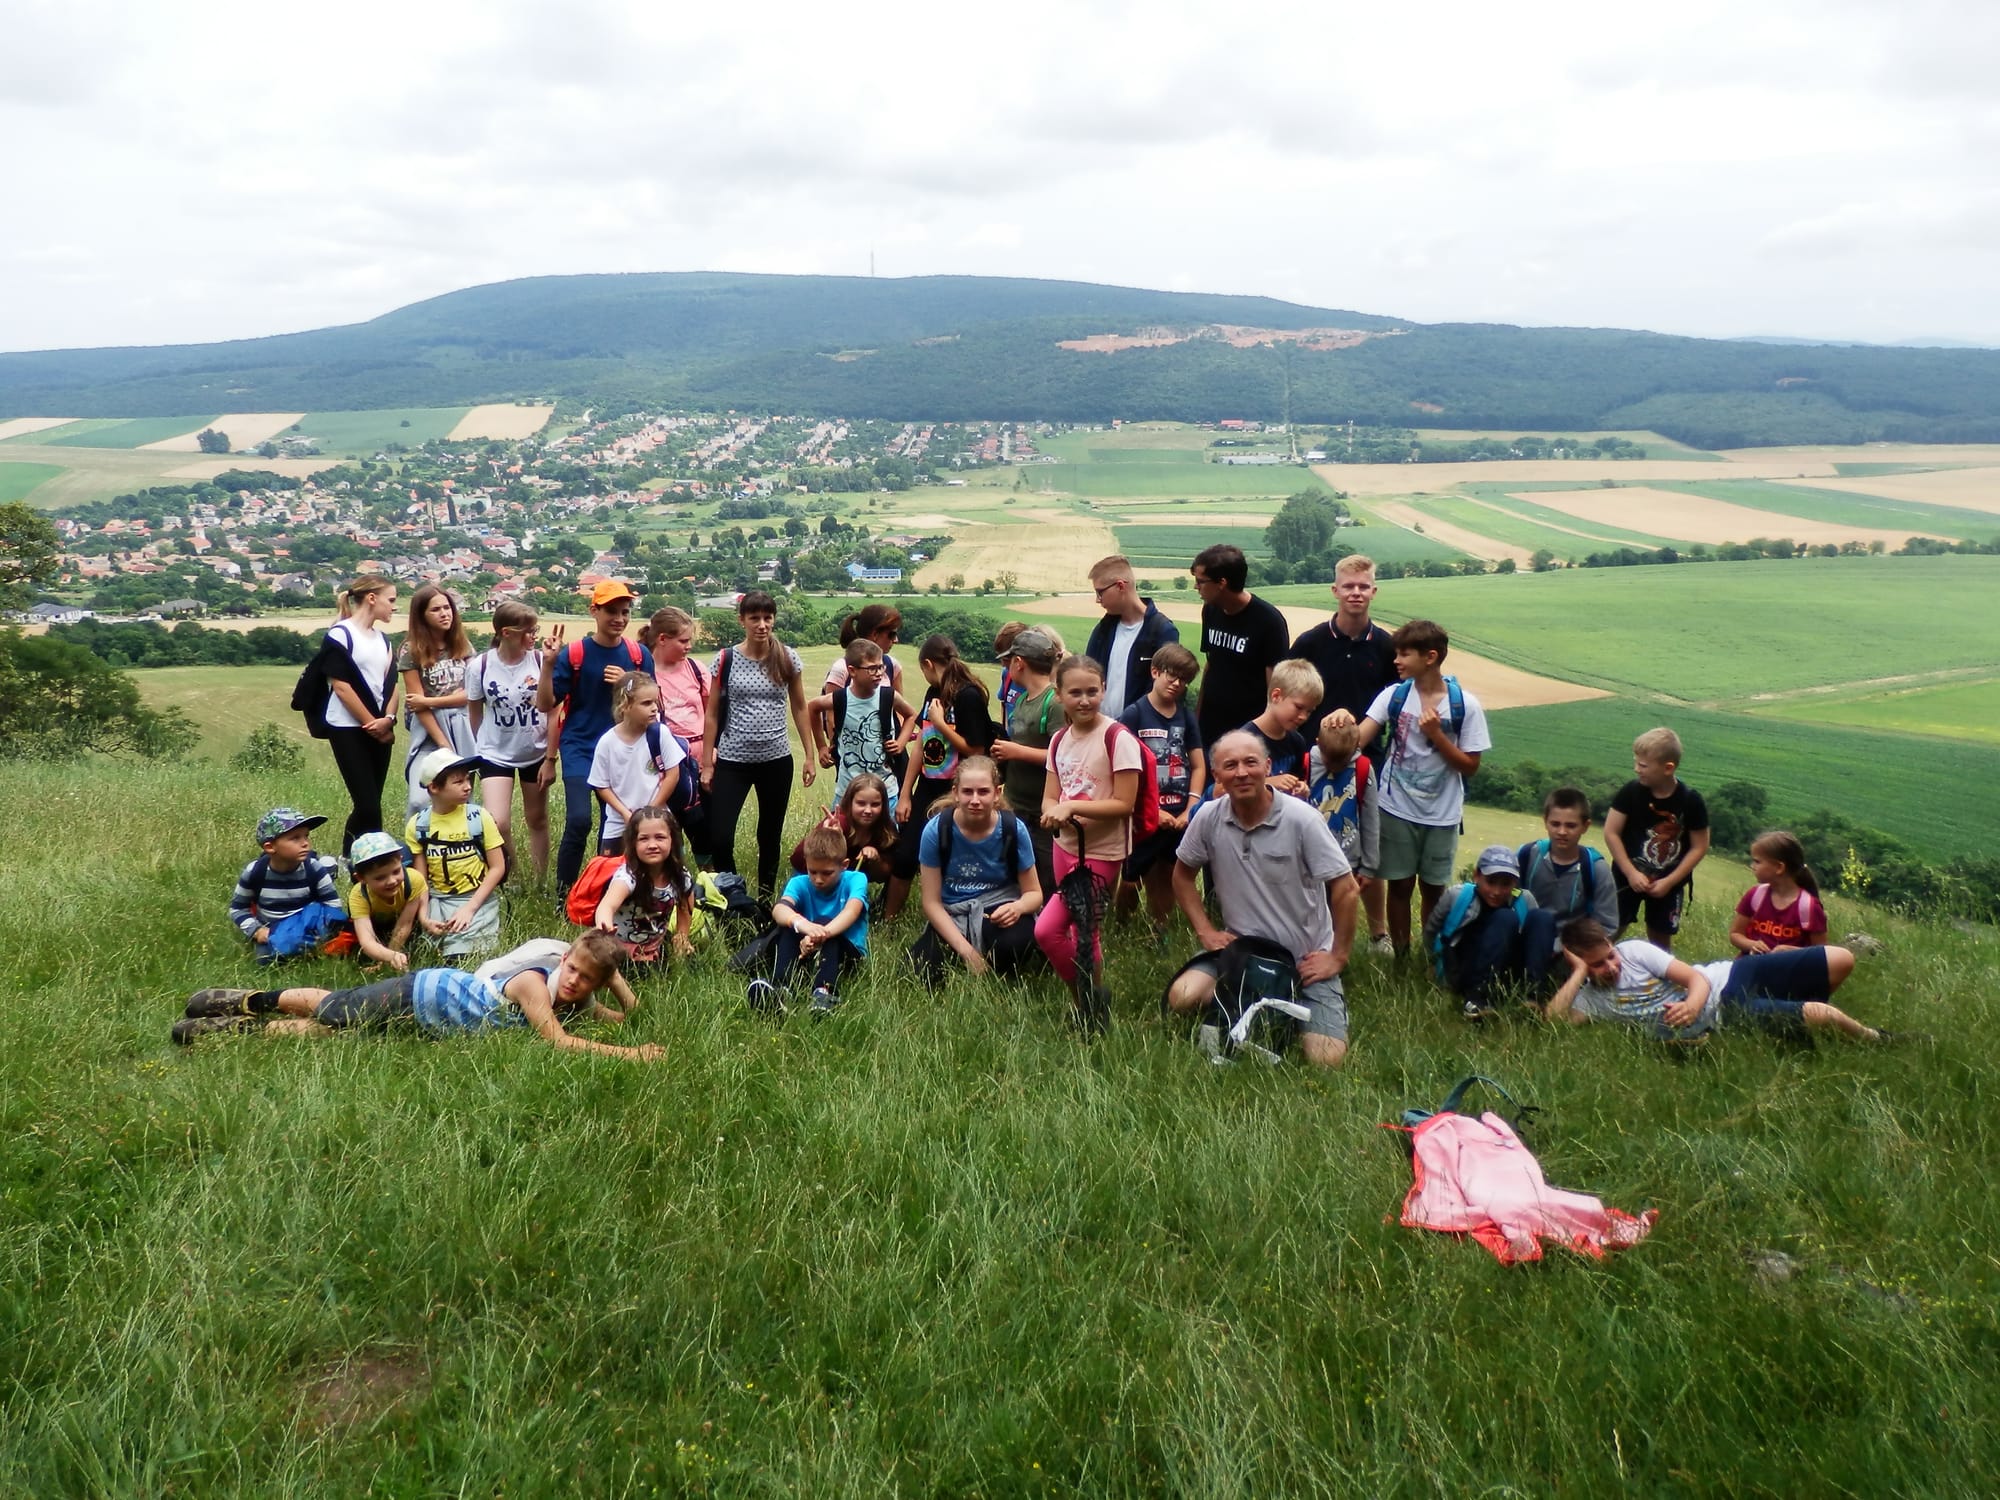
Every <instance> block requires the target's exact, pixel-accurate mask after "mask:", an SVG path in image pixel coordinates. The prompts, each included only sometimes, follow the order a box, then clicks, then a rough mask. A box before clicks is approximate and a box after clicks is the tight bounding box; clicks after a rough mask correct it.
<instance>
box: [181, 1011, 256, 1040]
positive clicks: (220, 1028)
mask: <svg viewBox="0 0 2000 1500" xmlns="http://www.w3.org/2000/svg"><path fill="white" fill-rule="evenodd" d="M268 1019H269V1018H268V1017H266V1016H244V1015H235V1016H190V1017H188V1018H187V1019H186V1020H183V1021H176V1022H174V1030H173V1037H174V1045H175V1046H176V1047H192V1046H193V1045H194V1044H195V1043H196V1042H197V1041H199V1040H200V1039H201V1038H203V1037H205V1036H215V1035H217V1034H219V1033H221V1032H225V1031H256V1030H258V1029H259V1028H261V1027H262V1026H263V1025H264V1023H265V1021H266V1020H268Z"/></svg>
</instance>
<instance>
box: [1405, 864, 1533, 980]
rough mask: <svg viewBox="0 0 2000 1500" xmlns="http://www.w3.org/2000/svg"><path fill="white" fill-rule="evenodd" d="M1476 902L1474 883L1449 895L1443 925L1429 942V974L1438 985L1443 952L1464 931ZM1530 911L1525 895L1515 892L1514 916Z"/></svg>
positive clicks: (1442, 976) (1523, 915) (1477, 898)
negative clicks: (1433, 976) (1448, 903)
mask: <svg viewBox="0 0 2000 1500" xmlns="http://www.w3.org/2000/svg"><path fill="white" fill-rule="evenodd" d="M1478 900H1479V885H1478V883H1477V882H1476V881H1471V880H1468V881H1465V882H1463V883H1462V884H1461V885H1459V886H1458V888H1457V889H1456V890H1454V891H1453V892H1452V893H1451V907H1450V909H1449V910H1447V911H1446V912H1445V916H1444V925H1443V926H1442V927H1440V928H1439V929H1438V934H1437V936H1436V937H1435V938H1434V939H1432V940H1431V947H1430V958H1431V973H1433V974H1434V975H1436V976H1437V978H1438V981H1439V982H1440V983H1442V982H1443V981H1444V977H1445V974H1444V956H1445V951H1446V950H1447V949H1449V948H1450V947H1451V945H1452V940H1453V939H1454V938H1456V937H1457V936H1458V934H1459V933H1460V932H1461V931H1462V930H1463V929H1464V927H1465V921H1466V918H1467V917H1469V916H1471V915H1472V908H1473V905H1474V904H1475V903H1476V902H1477V901H1478ZM1530 910H1532V908H1531V907H1530V906H1529V905H1528V897H1527V893H1526V892H1524V891H1520V890H1516V891H1515V892H1514V915H1515V916H1516V917H1525V916H1527V914H1528V913H1529V911H1530Z"/></svg>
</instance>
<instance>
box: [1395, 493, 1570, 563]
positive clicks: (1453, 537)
mask: <svg viewBox="0 0 2000 1500" xmlns="http://www.w3.org/2000/svg"><path fill="white" fill-rule="evenodd" d="M1370 509H1372V510H1373V511H1374V512H1375V514H1376V515H1378V516H1380V517H1381V518H1382V519H1383V520H1385V521H1387V522H1389V523H1390V524H1391V525H1393V526H1400V527H1402V528H1403V529H1404V530H1405V531H1415V532H1421V533H1422V534H1423V535H1424V536H1427V537H1429V538H1430V539H1431V540H1432V541H1434V542H1443V543H1444V544H1445V545H1446V546H1447V547H1456V548H1458V550H1459V551H1461V552H1463V553H1465V554H1466V556H1468V557H1483V558H1485V559H1486V560H1487V561H1488V562H1499V561H1500V559H1501V558H1503V557H1511V558H1513V559H1514V562H1515V563H1516V565H1517V566H1520V567H1524V568H1525V567H1526V566H1528V564H1529V563H1531V562H1533V561H1534V557H1535V554H1534V553H1532V552H1530V551H1529V550H1528V549H1527V548H1526V547H1515V546H1512V545H1510V544H1509V543H1507V542H1496V541H1494V540H1493V538H1492V537H1490V536H1481V535H1480V534H1479V533H1478V532H1476V531H1467V530H1466V529H1465V528H1464V527H1462V526H1454V525H1452V524H1451V523H1450V522H1449V521H1440V520H1438V519H1437V518H1436V517H1435V516H1427V515H1424V514H1423V513H1422V512H1421V511H1418V510H1416V509H1414V508H1412V507H1411V506H1408V505H1403V504H1400V503H1399V502H1397V501H1393V500H1391V501H1377V502H1376V503H1375V504H1374V505H1373V506H1371V507H1370Z"/></svg>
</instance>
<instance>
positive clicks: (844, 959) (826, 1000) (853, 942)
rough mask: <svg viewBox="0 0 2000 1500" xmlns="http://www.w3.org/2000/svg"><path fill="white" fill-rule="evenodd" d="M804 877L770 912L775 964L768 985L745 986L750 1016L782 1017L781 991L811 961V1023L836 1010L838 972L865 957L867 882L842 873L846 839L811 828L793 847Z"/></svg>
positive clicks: (836, 832) (792, 881) (833, 831)
mask: <svg viewBox="0 0 2000 1500" xmlns="http://www.w3.org/2000/svg"><path fill="white" fill-rule="evenodd" d="M799 852H800V853H801V854H803V855H804V856H805V862H806V872H805V874H803V875H794V876H793V877H792V878H791V879H790V880H789V881H787V882H786V884H785V893H784V895H782V896H780V897H779V898H778V904H777V905H776V906H775V907H773V908H772V909H771V920H772V921H774V922H776V923H777V924H778V948H777V962H776V963H775V964H774V965H773V966H772V970H771V977H770V978H769V979H753V980H751V981H750V995H749V1000H750V1005H751V1008H752V1009H753V1010H761V1011H768V1012H770V1013H772V1014H775V1015H779V1016H782V1015H783V1014H784V1013H785V1002H784V998H783V994H782V992H783V990H784V989H785V988H786V986H787V985H789V984H790V983H791V979H792V972H793V970H795V969H796V968H798V966H799V962H800V960H801V959H805V958H812V959H814V960H815V963H814V968H813V992H812V1013H813V1018H814V1019H815V1020H819V1019H822V1018H824V1017H825V1016H828V1015H830V1014H832V1012H833V1009H834V1007H835V1006H837V1005H839V1004H840V997H839V995H837V994H836V993H835V990H834V986H835V985H837V984H838V983H839V982H840V976H841V974H842V972H843V971H845V970H847V969H849V968H852V967H853V966H854V965H856V964H858V963H860V962H861V960H862V959H864V958H866V957H867V956H868V877H867V876H866V875H864V874H862V873H861V872H860V871H859V870H850V869H848V868H847V835H846V834H844V833H842V832H841V831H840V830H839V829H838V828H826V827H820V828H815V829H813V831H812V832H811V833H808V834H807V835H806V836H805V839H804V841H803V842H802V843H801V844H800V845H799Z"/></svg>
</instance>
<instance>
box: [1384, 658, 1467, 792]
mask: <svg viewBox="0 0 2000 1500" xmlns="http://www.w3.org/2000/svg"><path fill="white" fill-rule="evenodd" d="M1416 686H1417V685H1416V684H1415V683H1414V682H1412V681H1410V679H1409V678H1407V677H1405V678H1404V679H1403V680H1402V681H1401V682H1399V683H1397V684H1396V690H1395V691H1394V692H1393V693H1391V694H1390V695H1389V707H1388V710H1387V712H1388V715H1389V721H1388V723H1386V724H1384V725H1383V726H1382V730H1383V733H1384V734H1385V735H1386V736H1387V737H1388V742H1389V744H1390V746H1391V747H1393V746H1394V745H1395V743H1396V726H1397V725H1398V724H1400V723H1402V721H1403V710H1404V709H1405V708H1407V707H1409V704H1410V694H1411V693H1412V692H1413V691H1414V690H1415V688H1416ZM1444 696H1445V722H1446V723H1447V724H1449V725H1450V726H1451V738H1452V743H1454V744H1456V743H1457V742H1458V732H1459V731H1460V730H1461V729H1463V728H1465V689H1464V688H1462V687H1460V686H1459V685H1458V679H1457V678H1456V677H1446V678H1445V680H1444ZM1395 764H1396V757H1395V756H1394V755H1385V756H1383V757H1382V765H1381V768H1380V769H1379V770H1378V771H1377V772H1376V775H1375V786H1376V789H1377V790H1378V791H1380V790H1384V789H1386V788H1387V787H1388V785H1389V777H1390V775H1391V774H1392V772H1393V770H1394V768H1395ZM1464 779H1465V778H1464V777H1462V776H1461V777H1460V778H1459V780H1461V781H1463V780H1464Z"/></svg>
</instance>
